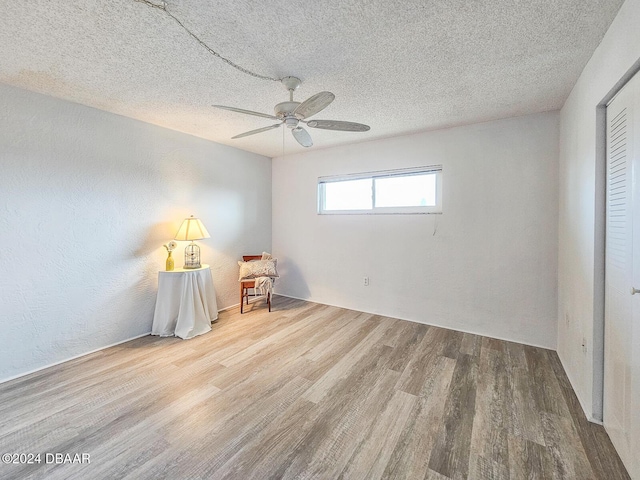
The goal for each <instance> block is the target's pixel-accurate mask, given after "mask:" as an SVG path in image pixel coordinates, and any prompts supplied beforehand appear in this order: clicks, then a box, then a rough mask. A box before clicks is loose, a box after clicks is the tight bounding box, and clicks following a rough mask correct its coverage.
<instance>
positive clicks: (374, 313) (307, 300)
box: [274, 293, 589, 418]
mask: <svg viewBox="0 0 640 480" xmlns="http://www.w3.org/2000/svg"><path fill="white" fill-rule="evenodd" d="M274 295H279V296H281V297H287V298H295V299H296V300H302V301H304V302H309V303H318V304H320V305H328V306H330V307H337V308H344V309H345V310H355V309H354V308H352V307H345V306H342V305H334V304H333V303H325V302H318V301H315V300H309V299H308V298H300V297H294V296H293V295H284V294H282V293H274ZM356 311H358V312H362V313H369V314H371V315H382V316H384V317H389V318H395V319H397V320H405V321H407V322H413V323H419V324H421V325H429V326H431V327H438V328H444V329H445V330H453V331H454V332H461V333H470V334H471V335H478V336H479V337H487V338H495V339H496V340H503V341H505V342H513V343H519V344H520V345H528V346H530V347H536V348H543V349H545V350H550V351H552V352H555V351H556V350H554V349H553V348H549V347H545V346H542V345H537V344H535V343H528V342H523V341H521V340H514V339H512V338H504V337H498V336H494V335H487V334H486V333H478V332H474V331H472V330H463V329H461V328H451V327H450V326H444V325H438V324H437V323H427V322H422V321H420V320H416V319H414V318H402V317H398V316H396V315H389V314H386V313H380V312H367V311H366V310H356ZM562 368H563V369H564V365H563V366H562ZM588 417H589V415H587V418H588Z"/></svg>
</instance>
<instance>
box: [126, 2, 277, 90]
mask: <svg viewBox="0 0 640 480" xmlns="http://www.w3.org/2000/svg"><path fill="white" fill-rule="evenodd" d="M133 1H134V2H138V3H144V4H145V5H147V6H149V7H151V8H156V9H158V10H162V11H163V12H164V13H166V14H167V15H169V17H171V18H172V19H173V20H174V21H175V22H176V23H177V24H178V25H180V26H181V27H182V28H183V29H184V31H185V32H187V33H188V34H189V35H191V36H192V37H193V38H194V39H195V40H196V41H197V42H198V43H199V44H200V45H202V46H203V47H204V48H205V49H206V50H207V51H208V52H209V53H210V54H211V55H213V56H214V57H217V58H219V59H220V60H222V61H223V62H224V63H226V64H227V65H230V66H232V67H233V68H235V69H237V70H240V71H241V72H242V73H246V74H247V75H251V76H252V77H255V78H259V79H261V80H271V81H273V82H281V81H282V79H281V78H274V77H269V76H267V75H260V74H259V73H255V72H252V71H251V70H247V69H246V68H244V67H241V66H240V65H238V64H237V63H233V62H232V61H231V60H229V59H228V58H225V57H223V56H222V55H220V54H219V53H218V52H216V51H215V50H214V49H212V48H211V47H210V46H209V45H207V44H206V43H204V42H203V41H202V40H201V39H200V38H199V37H198V36H197V35H196V34H195V33H193V32H192V31H191V30H189V29H188V28H187V27H186V26H185V25H184V23H182V22H181V21H180V19H179V18H178V17H176V16H175V15H174V14H173V13H171V12H170V11H169V9H168V8H167V3H166V2H164V1H163V2H162V4H157V3H153V2H150V1H149V0H133Z"/></svg>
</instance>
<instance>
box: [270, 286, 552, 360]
mask: <svg viewBox="0 0 640 480" xmlns="http://www.w3.org/2000/svg"><path fill="white" fill-rule="evenodd" d="M274 295H279V296H281V297H287V298H294V299H296V300H302V301H304V302H310V303H318V304H320V305H328V306H330V307H337V308H344V309H346V310H354V309H353V308H351V307H345V306H343V305H334V304H333V303H324V302H317V301H315V300H309V299H308V298H300V297H294V296H293V295H285V294H283V293H275V292H274ZM356 311H358V312H363V313H370V314H371V315H382V316H384V317H390V318H397V319H398V320H405V321H407V322H413V323H419V324H421V325H429V326H431V327H438V328H444V329H445V330H453V331H455V332H462V333H470V334H472V335H478V336H480V337H487V338H495V339H496V340H503V341H505V342H513V343H519V344H520V345H528V346H530V347H536V348H543V349H545V350H551V351H555V350H554V349H553V348H549V347H545V346H543V345H536V344H535V343H528V342H523V341H521V340H514V339H512V338H504V337H498V336H495V335H487V334H486V333H480V332H474V331H472V330H463V329H461V328H451V327H450V326H445V325H438V324H437V323H428V322H421V321H419V320H415V319H413V318H402V317H399V316H396V315H387V314H384V313H379V312H367V311H366V310H356Z"/></svg>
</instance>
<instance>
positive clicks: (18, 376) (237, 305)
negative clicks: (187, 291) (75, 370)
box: [0, 297, 261, 384]
mask: <svg viewBox="0 0 640 480" xmlns="http://www.w3.org/2000/svg"><path fill="white" fill-rule="evenodd" d="M260 298H261V297H256V298H254V299H251V300H249V303H253V302H255V301H257V300H259V299H260ZM239 306H240V304H239V303H236V304H235V305H231V306H230V307H225V308H221V309H220V310H218V313H220V312H224V311H226V310H231V309H232V308H238V307H239ZM147 335H151V332H150V331H149V332H147V333H143V334H141V335H136V336H135V337H131V338H127V339H126V340H122V341H119V342H116V343H112V344H110V345H106V346H104V347H100V348H96V349H94V350H90V351H88V352H85V353H80V354H78V355H74V356H73V357H69V358H65V359H64V360H60V361H58V362H54V363H49V364H47V365H44V366H42V367H38V368H34V369H33V370H29V371H26V372H23V373H19V374H18V375H13V376H11V377H7V378H3V379H1V380H0V384H3V383H6V382H10V381H11V380H15V379H16V378H20V377H25V376H27V375H31V374H32V373H36V372H39V371H40V370H44V369H46V368H50V367H55V366H56V365H60V364H61V363H65V362H69V361H71V360H75V359H76V358H80V357H84V356H85V355H91V354H92V353H95V352H99V351H100V350H105V349H107V348H111V347H115V346H116V345H120V344H123V343H127V342H130V341H131V340H135V339H136V338H141V337H146V336H147Z"/></svg>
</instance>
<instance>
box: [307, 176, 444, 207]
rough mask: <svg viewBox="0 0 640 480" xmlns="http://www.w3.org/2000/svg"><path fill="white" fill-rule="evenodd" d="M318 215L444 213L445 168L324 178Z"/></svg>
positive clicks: (319, 186) (319, 180)
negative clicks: (443, 187) (443, 173)
mask: <svg viewBox="0 0 640 480" xmlns="http://www.w3.org/2000/svg"><path fill="white" fill-rule="evenodd" d="M318 213H320V214H371V213H374V214H379V213H442V166H431V167H419V168H411V169H401V170H387V171H383V172H370V173H359V174H353V175H341V176H335V177H320V178H319V179H318Z"/></svg>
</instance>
